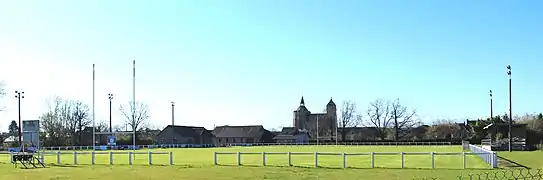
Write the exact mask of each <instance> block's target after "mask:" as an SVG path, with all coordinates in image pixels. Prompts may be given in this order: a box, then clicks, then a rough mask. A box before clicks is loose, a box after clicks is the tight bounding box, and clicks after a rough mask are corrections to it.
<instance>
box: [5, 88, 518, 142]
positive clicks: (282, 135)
mask: <svg viewBox="0 0 543 180" xmlns="http://www.w3.org/2000/svg"><path fill="white" fill-rule="evenodd" d="M325 107H326V108H325V109H326V110H325V112H323V113H312V112H311V111H310V110H309V109H307V107H306V106H305V100H304V98H303V97H302V98H301V100H300V104H299V105H298V107H297V108H296V109H295V110H294V111H293V121H292V126H291V127H283V128H282V129H281V130H278V131H270V130H267V129H265V128H264V127H263V126H262V125H245V126H217V127H215V128H214V129H213V130H208V129H206V128H204V127H197V126H177V125H168V126H166V127H165V128H164V129H162V130H151V129H146V130H141V131H140V132H138V135H137V136H138V137H137V144H238V143H309V142H315V141H317V139H318V141H320V142H336V141H339V142H363V141H366V142H367V141H383V140H386V139H391V138H390V137H391V135H390V134H389V135H386V136H383V134H382V132H383V129H382V128H381V129H379V128H376V127H338V115H337V108H336V104H335V103H334V101H333V100H332V99H330V100H329V102H328V103H327V104H326V105H325ZM483 125H484V126H487V127H483ZM491 126H492V128H490V127H491ZM429 127H430V126H428V125H420V126H417V127H409V129H407V130H406V132H407V133H406V134H405V136H402V139H398V140H399V141H425V140H429V141H436V140H442V141H453V140H456V141H459V140H465V139H477V138H478V139H482V138H494V137H498V136H499V135H500V134H501V136H503V134H506V133H507V132H508V127H507V124H506V123H495V122H494V123H493V122H491V121H488V120H486V121H483V120H473V121H470V120H466V121H465V122H463V123H455V124H443V125H441V126H435V125H434V126H433V127H432V128H429ZM387 128H388V129H386V131H387V132H388V133H390V132H393V131H394V130H393V129H392V128H391V127H387ZM92 129H93V127H85V128H84V129H83V130H82V131H81V134H80V137H79V138H78V143H77V144H74V145H82V146H90V145H92V144H93V143H92V139H93V138H92V135H93V133H92ZM480 129H486V130H485V132H484V133H482V134H481V133H480V132H479V130H480ZM98 131H100V130H97V132H98ZM429 131H431V132H430V133H429ZM487 131H488V132H487ZM512 134H513V136H515V137H518V138H521V139H524V138H526V124H514V126H513V131H512ZM108 136H109V135H107V134H97V135H96V141H97V143H96V144H100V145H105V144H107V142H108ZM123 136H124V137H123ZM392 136H393V135H392ZM481 136H484V137H481ZM36 138H37V137H36ZM40 139H41V138H40ZM398 140H395V141H398ZM15 141H17V140H16V137H13V136H11V137H8V138H5V141H4V143H3V146H4V147H8V146H9V145H10V143H13V142H15ZM479 141H480V140H479ZM52 143H57V144H58V145H61V144H68V143H67V142H57V140H55V141H54V142H52ZM15 144H16V143H15ZM117 144H119V145H130V144H132V140H131V138H130V135H126V134H125V135H119V136H118V137H117ZM49 145H55V144H51V143H49Z"/></svg>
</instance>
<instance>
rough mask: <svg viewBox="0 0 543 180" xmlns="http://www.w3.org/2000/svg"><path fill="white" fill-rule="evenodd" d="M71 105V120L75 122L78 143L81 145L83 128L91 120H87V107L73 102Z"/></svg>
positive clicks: (79, 102)
mask: <svg viewBox="0 0 543 180" xmlns="http://www.w3.org/2000/svg"><path fill="white" fill-rule="evenodd" d="M72 105H73V111H72V118H73V121H75V122H77V132H78V133H77V136H78V140H79V141H78V143H81V142H83V134H82V132H83V127H86V126H88V125H90V124H91V123H92V120H91V119H90V118H89V106H87V105H86V104H84V103H83V102H82V101H75V102H73V104H72Z"/></svg>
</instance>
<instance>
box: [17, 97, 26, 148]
mask: <svg viewBox="0 0 543 180" xmlns="http://www.w3.org/2000/svg"><path fill="white" fill-rule="evenodd" d="M15 98H17V102H18V107H19V147H23V134H22V127H23V124H22V123H21V98H25V92H22V91H15ZM22 151H23V152H24V148H22Z"/></svg>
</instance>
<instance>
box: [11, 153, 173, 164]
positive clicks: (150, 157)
mask: <svg viewBox="0 0 543 180" xmlns="http://www.w3.org/2000/svg"><path fill="white" fill-rule="evenodd" d="M14 154H16V153H13V152H10V153H9V155H10V161H11V163H15V162H13V155H14ZM89 154H90V155H91V164H93V165H94V164H95V162H96V158H95V156H96V155H98V154H103V155H107V154H109V164H110V165H113V164H114V161H113V156H114V155H127V156H128V164H129V165H132V164H133V163H132V161H133V160H132V159H133V157H134V156H135V155H136V154H144V155H148V163H149V165H153V155H169V165H173V153H172V152H151V151H149V152H131V151H130V152H113V151H109V152H106V151H91V152H85V151H82V152H81V151H80V152H78V151H74V152H66V151H64V152H61V151H57V152H36V153H35V155H37V156H38V158H39V159H40V160H41V162H43V163H46V162H45V161H44V160H45V155H56V164H61V157H62V155H73V164H75V165H77V164H78V159H79V158H78V155H89Z"/></svg>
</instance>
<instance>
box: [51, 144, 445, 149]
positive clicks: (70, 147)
mask: <svg viewBox="0 0 543 180" xmlns="http://www.w3.org/2000/svg"><path fill="white" fill-rule="evenodd" d="M315 145H319V146H320V145H348V146H367V145H371V146H445V145H452V143H451V142H347V143H346V142H338V143H337V144H336V143H319V144H316V143H225V144H158V145H136V146H137V147H139V148H142V149H152V148H205V147H221V146H315ZM128 146H129V147H132V145H128ZM96 147H99V146H96ZM108 147H111V146H108ZM41 149H45V150H58V151H60V150H92V146H51V147H42V148H41Z"/></svg>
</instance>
